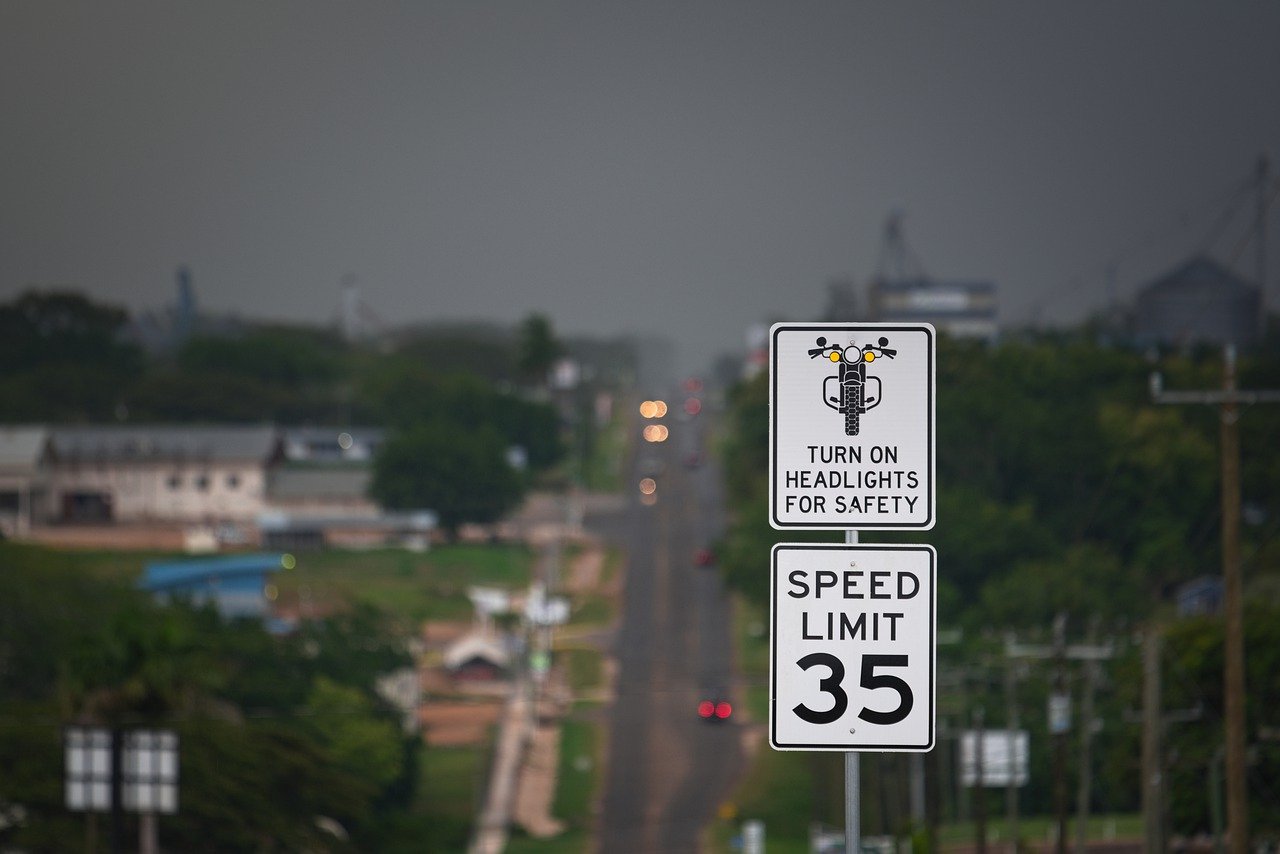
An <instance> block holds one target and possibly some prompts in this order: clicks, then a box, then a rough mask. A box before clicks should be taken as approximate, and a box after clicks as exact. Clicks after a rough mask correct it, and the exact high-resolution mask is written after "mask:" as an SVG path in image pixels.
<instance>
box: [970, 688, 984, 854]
mask: <svg viewBox="0 0 1280 854" xmlns="http://www.w3.org/2000/svg"><path fill="white" fill-rule="evenodd" d="M984 716H985V710H984V709H983V708H982V706H979V707H978V708H977V709H975V710H974V712H973V718H972V720H973V741H974V745H973V755H974V759H975V760H976V761H975V763H974V764H975V765H976V767H975V768H974V772H973V836H974V839H973V843H974V851H976V852H977V854H987V799H986V797H985V795H986V790H985V788H984V787H985V786H986V784H987V781H986V774H987V769H986V762H985V759H986V757H984V756H983V755H982V753H983V751H982V747H983V745H982V742H983V741H984V740H985V739H984V738H983V736H984V735H985V734H986V730H985V729H984V728H983V724H982V721H983V718H984Z"/></svg>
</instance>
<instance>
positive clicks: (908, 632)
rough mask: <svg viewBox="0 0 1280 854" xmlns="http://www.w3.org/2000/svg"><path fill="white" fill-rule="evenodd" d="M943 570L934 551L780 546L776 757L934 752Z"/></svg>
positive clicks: (772, 723)
mask: <svg viewBox="0 0 1280 854" xmlns="http://www.w3.org/2000/svg"><path fill="white" fill-rule="evenodd" d="M936 569H937V555H936V553H935V552H934V550H933V548H932V547H931V546H927V545H828V544H816V543H779V544H778V545H776V546H774V548H773V580H772V589H771V596H770V599H771V609H770V612H771V613H770V616H771V620H772V624H773V626H772V631H771V632H770V672H769V743H770V744H771V745H772V746H773V747H774V749H776V750H828V751H831V750H836V751H900V752H924V751H928V750H932V749H933V741H934V698H935V691H934V648H935V644H934V640H935V638H934V635H935V631H936V622H937V614H936V603H935V596H934V590H935V586H936V585H935V578H936Z"/></svg>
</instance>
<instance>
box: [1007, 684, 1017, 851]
mask: <svg viewBox="0 0 1280 854" xmlns="http://www.w3.org/2000/svg"><path fill="white" fill-rule="evenodd" d="M1018 667H1019V664H1018V663H1017V662H1015V661H1014V660H1013V659H1006V661H1005V665H1004V700H1005V726H1006V727H1008V730H1009V733H1008V735H1009V743H1008V745H1007V746H1006V747H1005V749H1006V750H1007V751H1008V754H1009V778H1008V782H1007V784H1006V785H1005V790H1004V805H1005V812H1006V814H1007V820H1008V824H1009V854H1018V835H1019V831H1018V762H1017V760H1018V752H1017V744H1018V727H1019V722H1018Z"/></svg>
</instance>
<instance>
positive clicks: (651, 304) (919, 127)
mask: <svg viewBox="0 0 1280 854" xmlns="http://www.w3.org/2000/svg"><path fill="white" fill-rule="evenodd" d="M1264 151H1265V152H1269V154H1270V155H1271V157H1272V159H1273V161H1277V160H1280V4H1277V3H1274V2H1265V3H1264V2H1257V3H1249V2H1240V3H1235V2H1233V3H1225V4H1220V3H1199V2H1197V3H1186V2H1173V3H1166V2H1161V3H1126V2H1088V1H1087V0H1085V1H1084V2H1081V0H1072V2H1061V3H1026V2H1008V3H994V4H993V3H938V4H915V3H903V2H880V3H870V2H867V3H858V2H839V3H795V2H776V3H755V2H656V0H644V2H636V3H627V4H623V3H616V2H602V0H582V2H550V1H549V0H539V2H508V3H485V2H473V0H467V2H461V1H460V2H454V3H441V2H419V3H408V2H404V3H368V2H314V1H313V0H307V2H256V0H255V2H217V3H175V2H169V0H165V2H121V3H110V4H107V3H98V2H78V3H69V2H56V0H55V1H54V2H51V0H19V1H18V2H15V0H4V3H3V4H2V5H0V298H3V299H8V298H11V297H12V296H13V295H14V294H16V293H18V292H20V291H22V290H24V289H26V288H29V287H32V286H40V287H48V286H53V285H59V286H68V285H70V286H75V287H78V288H80V289H83V290H85V291H87V292H89V293H91V294H93V295H94V296H95V297H97V298H100V299H105V300H111V301H116V302H120V303H124V304H126V305H128V306H130V307H132V308H146V307H159V306H162V305H164V304H167V303H171V302H172V301H173V287H174V286H173V273H174V270H175V268H176V267H177V266H178V265H179V264H187V265H188V266H189V267H190V268H191V270H192V273H193V276H194V281H195V285H196V289H197V294H198V297H199V300H200V302H201V304H202V306H203V307H204V308H206V309H209V310H213V311H236V312H239V313H241V314H243V315H247V316H257V317H264V318H285V319H290V320H295V321H303V322H327V321H330V320H332V319H333V318H334V317H335V316H336V313H337V310H338V307H339V302H340V289H339V282H340V281H341V279H342V277H343V276H344V275H345V274H354V275H355V276H356V277H357V278H358V280H359V282H360V286H361V289H362V295H363V298H364V300H365V301H366V302H367V303H368V304H369V305H370V306H371V307H372V308H373V310H374V311H375V312H377V314H378V315H380V316H381V317H382V318H384V319H386V320H387V321H388V322H391V323H399V322H402V321H411V320H424V321H429V320H438V319H470V318H489V319H494V320H498V321H514V320H518V319H519V318H521V317H523V316H525V315H527V314H528V313H530V312H533V311H540V312H544V313H546V314H547V315H549V316H550V317H551V318H552V320H553V322H554V323H555V325H556V328H557V329H558V330H559V331H560V332H562V333H589V334H600V335H613V334H616V333H619V332H625V331H637V332H643V333H663V334H668V335H670V336H671V337H672V338H673V339H674V340H676V341H677V342H678V344H679V346H680V350H679V352H680V355H681V359H682V362H683V363H684V364H687V365H689V366H690V367H694V366H698V365H700V364H702V363H704V362H705V360H707V359H709V358H710V356H711V355H712V354H713V353H715V352H718V351H720V350H725V349H735V348H739V347H740V346H741V344H742V341H743V334H744V329H745V328H746V327H747V326H749V325H750V324H752V323H756V322H759V321H764V320H768V319H770V318H773V319H788V320H805V319H811V318H812V317H814V316H816V315H817V314H818V313H819V312H820V311H821V309H822V306H823V303H824V299H825V283H826V281H827V280H828V279H829V278H831V277H833V276H839V275H842V274H848V275H852V276H853V277H854V279H855V281H856V282H857V283H858V285H859V286H862V285H864V284H865V282H866V280H867V279H868V278H869V277H870V276H871V275H872V274H873V273H874V271H875V266H876V260H877V251H878V247H879V243H880V239H881V231H882V226H883V222H884V219H885V217H886V216H887V214H888V213H889V212H890V211H892V210H895V209H898V210H901V211H903V212H904V215H905V225H906V234H907V238H908V241H909V242H910V244H911V245H912V247H913V248H914V250H915V252H916V254H917V255H918V256H919V257H920V259H921V260H922V262H923V263H924V266H925V267H926V269H927V271H928V272H929V273H931V274H932V275H934V276H935V277H938V278H942V279H946V278H967V279H974V278H978V279H991V280H993V281H995V282H996V284H997V286H998V288H999V291H1000V299H1001V313H1002V315H1003V318H1004V320H1005V321H1006V322H1010V323H1019V322H1025V321H1026V320H1028V319H1029V318H1031V317H1034V316H1039V317H1040V318H1041V319H1042V320H1044V321H1058V322H1065V321H1070V320H1073V319H1078V318H1079V317H1080V316H1082V315H1083V314H1084V313H1086V312H1088V311H1090V310H1092V309H1094V308H1097V307H1098V306H1100V305H1101V304H1102V303H1103V301H1104V299H1105V294H1106V288H1105V284H1104V282H1105V276H1104V272H1103V271H1104V269H1105V267H1106V265H1107V263H1108V261H1109V260H1111V259H1113V258H1117V257H1118V258H1119V259H1120V264H1119V267H1118V268H1117V270H1118V272H1117V283H1118V285H1119V290H1120V293H1121V295H1122V296H1123V295H1126V294H1130V293H1132V292H1133V291H1134V290H1135V289H1136V288H1137V287H1139V286H1140V285H1141V284H1142V283H1143V282H1144V281H1145V280H1146V279H1148V278H1149V277H1150V276H1152V275H1154V274H1157V273H1160V272H1163V271H1164V270H1166V269H1168V268H1170V267H1172V266H1174V265H1176V264H1177V263H1178V262H1179V261H1180V260H1182V258H1183V257H1185V256H1187V255H1189V254H1190V253H1192V252H1194V251H1196V250H1197V249H1199V248H1201V247H1202V244H1203V241H1204V239H1205V236H1206V235H1207V234H1208V233H1209V232H1210V231H1211V227H1212V225H1213V222H1214V218H1215V216H1217V215H1218V214H1219V213H1220V211H1221V210H1222V209H1223V205H1224V204H1225V202H1226V200H1227V196H1228V191H1229V190H1230V189H1231V188H1232V187H1234V186H1236V185H1238V184H1239V183H1240V182H1241V181H1243V180H1244V179H1245V178H1246V177H1247V176H1248V175H1249V173H1250V172H1251V171H1252V169H1253V168H1254V164H1255V161H1256V160H1257V157H1258V155H1259V154H1261V153H1262V152H1264ZM1278 165H1280V164H1278ZM1278 171H1280V170H1278ZM1277 220H1280V214H1277V215H1274V216H1273V218H1272V221H1273V223H1274V222H1276V221H1277ZM1242 222H1243V221H1242ZM1242 229H1243V225H1240V227H1239V228H1238V229H1236V230H1235V231H1230V230H1229V232H1228V234H1227V235H1226V236H1225V237H1223V238H1222V239H1221V240H1219V242H1218V244H1217V245H1216V246H1215V247H1214V248H1215V249H1216V250H1217V251H1218V253H1219V255H1220V256H1223V257H1224V258H1225V259H1226V260H1231V259H1230V257H1227V256H1231V255H1232V254H1233V251H1234V247H1235V244H1236V242H1237V236H1238V235H1239V234H1240V233H1242ZM1276 233H1280V232H1276V231H1275V229H1273V236H1274V234H1276ZM1272 244H1273V246H1272V256H1273V257H1275V258H1276V259H1277V261H1278V262H1280V241H1276V240H1274V239H1273V241H1272ZM1252 257H1253V252H1252V250H1251V249H1250V250H1248V251H1247V252H1245V253H1244V255H1243V257H1241V258H1240V259H1239V260H1238V263H1237V265H1236V266H1237V269H1238V270H1239V271H1240V272H1242V273H1245V274H1247V275H1250V276H1251V275H1252V270H1253V266H1252V264H1253V262H1252ZM1272 268H1273V269H1276V268H1280V263H1273V264H1272ZM1270 278H1271V279H1272V281H1273V282H1274V281H1275V279H1276V276H1275V275H1274V274H1273V275H1272V276H1271V277H1270ZM1273 292H1274V288H1273Z"/></svg>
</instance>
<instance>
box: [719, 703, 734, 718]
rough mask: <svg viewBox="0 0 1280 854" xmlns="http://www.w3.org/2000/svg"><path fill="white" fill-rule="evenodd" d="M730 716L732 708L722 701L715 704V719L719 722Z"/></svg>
mask: <svg viewBox="0 0 1280 854" xmlns="http://www.w3.org/2000/svg"><path fill="white" fill-rule="evenodd" d="M731 714H733V706H731V705H729V704H728V703H727V702H725V701H724V700H721V701H720V702H719V703H716V717H718V718H719V719H720V720H722V721H723V720H727V719H728V717H729V715H731Z"/></svg>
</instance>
